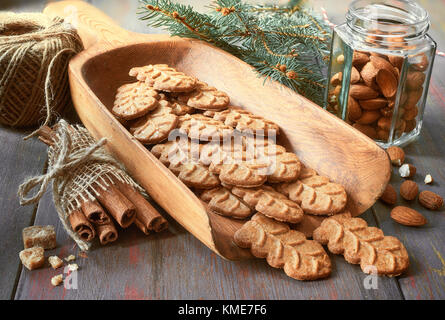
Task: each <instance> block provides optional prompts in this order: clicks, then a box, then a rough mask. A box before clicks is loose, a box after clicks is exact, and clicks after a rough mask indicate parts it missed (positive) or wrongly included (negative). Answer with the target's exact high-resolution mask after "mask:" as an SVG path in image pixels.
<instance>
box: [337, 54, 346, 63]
mask: <svg viewBox="0 0 445 320" xmlns="http://www.w3.org/2000/svg"><path fill="white" fill-rule="evenodd" d="M337 63H338V64H343V63H345V56H344V55H342V54H341V55H339V56H338V57H337Z"/></svg>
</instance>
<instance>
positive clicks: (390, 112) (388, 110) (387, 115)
mask: <svg viewBox="0 0 445 320" xmlns="http://www.w3.org/2000/svg"><path fill="white" fill-rule="evenodd" d="M380 113H381V114H382V116H384V117H385V118H392V116H393V114H394V109H393V108H389V107H388V108H382V109H380Z"/></svg>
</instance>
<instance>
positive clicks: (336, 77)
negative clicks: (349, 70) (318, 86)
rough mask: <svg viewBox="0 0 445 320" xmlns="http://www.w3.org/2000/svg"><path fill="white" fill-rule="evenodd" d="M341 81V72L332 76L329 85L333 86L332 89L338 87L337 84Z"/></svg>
mask: <svg viewBox="0 0 445 320" xmlns="http://www.w3.org/2000/svg"><path fill="white" fill-rule="evenodd" d="M342 79H343V72H338V73H336V74H334V76H333V77H332V78H331V85H333V86H334V87H336V86H338V85H339V84H341V81H342Z"/></svg>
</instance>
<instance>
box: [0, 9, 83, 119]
mask: <svg viewBox="0 0 445 320" xmlns="http://www.w3.org/2000/svg"><path fill="white" fill-rule="evenodd" d="M82 49H83V46H82V41H81V40H80V38H79V36H78V34H77V32H76V30H75V29H74V28H73V27H72V26H71V25H69V24H68V23H65V22H64V20H63V19H62V18H60V17H54V18H50V17H48V16H47V15H44V14H43V13H19V14H16V13H11V12H4V13H0V123H1V124H4V125H8V126H12V127H30V126H35V125H37V124H39V123H41V122H44V125H46V124H48V122H49V121H50V118H51V116H52V115H53V114H59V113H61V112H62V110H63V108H64V107H65V106H66V105H68V104H69V99H70V92H69V83H68V72H67V67H68V62H69V59H70V58H71V57H72V56H73V55H75V54H76V53H78V52H80V51H81V50H82ZM43 120H44V121H43Z"/></svg>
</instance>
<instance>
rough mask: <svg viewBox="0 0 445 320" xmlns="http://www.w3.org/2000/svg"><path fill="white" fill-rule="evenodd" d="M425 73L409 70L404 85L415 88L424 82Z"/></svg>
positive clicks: (411, 88)
mask: <svg viewBox="0 0 445 320" xmlns="http://www.w3.org/2000/svg"><path fill="white" fill-rule="evenodd" d="M425 79H426V75H425V74H424V73H423V72H420V71H410V72H408V75H407V76H406V86H407V87H408V89H410V90H417V89H418V88H419V87H421V86H422V85H423V83H424V82H425Z"/></svg>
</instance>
